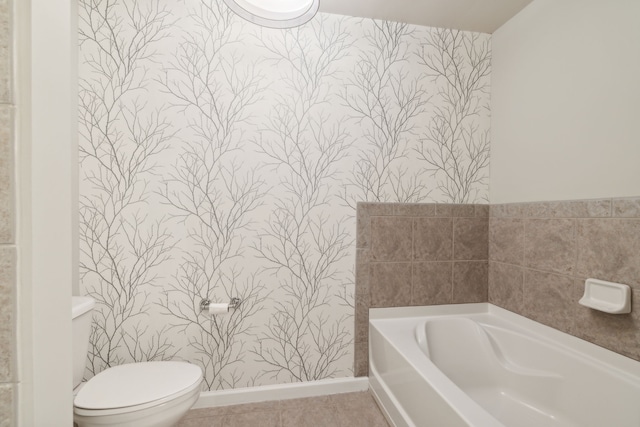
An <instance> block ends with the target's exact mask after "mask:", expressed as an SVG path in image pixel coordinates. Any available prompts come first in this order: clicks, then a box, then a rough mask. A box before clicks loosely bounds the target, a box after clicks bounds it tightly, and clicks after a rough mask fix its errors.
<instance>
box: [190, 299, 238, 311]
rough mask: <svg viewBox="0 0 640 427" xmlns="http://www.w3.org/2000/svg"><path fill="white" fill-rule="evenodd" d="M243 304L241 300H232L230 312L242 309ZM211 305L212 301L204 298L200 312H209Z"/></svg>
mask: <svg viewBox="0 0 640 427" xmlns="http://www.w3.org/2000/svg"><path fill="white" fill-rule="evenodd" d="M241 302H242V300H241V299H240V298H236V297H233V298H231V301H229V310H235V309H236V308H238V307H240V303H241ZM209 304H211V300H210V299H208V298H204V299H203V300H202V301H200V311H208V310H209Z"/></svg>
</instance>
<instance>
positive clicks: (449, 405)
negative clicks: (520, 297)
mask: <svg viewBox="0 0 640 427" xmlns="http://www.w3.org/2000/svg"><path fill="white" fill-rule="evenodd" d="M370 319H371V320H370V322H369V361H370V362H369V363H370V366H369V380H370V384H371V389H372V391H373V393H374V395H375V397H376V399H377V400H378V402H379V403H380V405H381V406H382V408H383V410H384V411H385V412H386V415H387V417H388V418H389V419H390V421H392V422H393V423H394V424H395V425H396V426H397V427H405V426H420V427H423V426H424V427H457V426H474V427H545V426H549V427H560V426H562V427H565V426H572V427H573V426H575V427H639V426H640V362H637V361H635V360H632V359H629V358H626V357H624V356H621V355H619V354H616V353H613V352H611V351H608V350H605V349H603V348H600V347H598V346H595V345H593V344H590V343H588V342H586V341H583V340H580V339H577V338H575V337H572V336H570V335H567V334H564V333H562V332H560V331H557V330H555V329H552V328H549V327H546V326H544V325H541V324H539V323H537V322H534V321H532V320H529V319H526V318H524V317H522V316H518V315H516V314H514V313H511V312H509V311H506V310H503V309H501V308H499V307H496V306H493V305H491V304H460V305H447V306H429V307H409V308H383V309H373V310H371V314H370Z"/></svg>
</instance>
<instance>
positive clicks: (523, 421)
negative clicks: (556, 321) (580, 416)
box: [417, 318, 573, 427]
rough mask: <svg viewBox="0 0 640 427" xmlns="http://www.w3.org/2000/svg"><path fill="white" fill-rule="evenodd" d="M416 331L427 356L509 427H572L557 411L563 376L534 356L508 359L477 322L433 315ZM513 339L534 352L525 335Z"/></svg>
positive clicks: (514, 335)
mask: <svg viewBox="0 0 640 427" xmlns="http://www.w3.org/2000/svg"><path fill="white" fill-rule="evenodd" d="M421 332H422V333H421ZM417 335H418V343H419V344H420V346H421V348H422V349H423V351H424V352H425V355H426V356H427V357H429V358H430V359H431V361H432V362H433V363H434V364H435V365H436V366H437V367H438V369H439V370H440V371H441V372H442V373H444V374H445V375H446V376H447V377H448V378H449V379H450V380H451V381H453V382H454V383H455V384H456V385H457V386H458V387H460V389H462V390H463V391H464V392H465V393H466V394H467V395H468V396H469V397H471V398H472V399H473V400H474V401H476V402H477V403H478V404H479V405H480V406H482V407H483V408H485V409H486V410H487V411H488V412H489V413H491V415H493V416H494V417H496V418H497V419H498V420H499V421H500V422H502V423H504V424H505V425H508V426H511V425H519V426H522V427H538V426H541V425H545V426H570V425H573V424H571V423H570V422H569V420H567V419H565V418H564V417H563V416H562V415H561V414H559V413H557V411H554V402H555V401H556V399H557V396H556V394H557V392H558V390H559V389H560V386H561V382H562V380H563V379H562V377H561V376H560V375H558V374H556V373H554V372H551V371H547V370H544V369H541V368H540V366H537V364H536V363H530V362H531V360H529V361H519V360H512V359H510V358H508V357H507V356H505V354H504V352H503V351H502V350H501V348H500V344H499V343H498V342H497V341H496V340H495V339H494V338H492V337H491V336H490V335H489V334H488V333H487V331H485V329H484V328H483V327H482V326H481V325H480V324H478V323H477V322H475V321H473V320H470V319H468V318H443V319H434V320H430V321H426V322H425V323H424V325H422V327H421V329H419V330H418V334H417ZM509 338H510V339H512V340H517V341H518V343H517V344H516V345H519V346H528V347H529V348H530V349H531V350H532V351H533V350H534V349H533V348H532V347H534V346H533V345H532V344H533V343H532V342H531V341H530V340H527V339H526V338H525V337H524V336H519V335H517V334H512V335H511V336H510V337H509ZM528 362H529V363H528Z"/></svg>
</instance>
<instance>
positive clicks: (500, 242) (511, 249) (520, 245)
mask: <svg viewBox="0 0 640 427" xmlns="http://www.w3.org/2000/svg"><path fill="white" fill-rule="evenodd" d="M489 259H490V260H491V261H499V262H506V263H509V264H517V265H522V264H523V263H524V220H522V219H519V218H491V219H489Z"/></svg>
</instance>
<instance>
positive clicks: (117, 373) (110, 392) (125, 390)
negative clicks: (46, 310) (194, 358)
mask: <svg viewBox="0 0 640 427" xmlns="http://www.w3.org/2000/svg"><path fill="white" fill-rule="evenodd" d="M72 306H73V312H72V317H73V333H74V355H73V356H74V357H73V363H74V386H77V387H76V389H75V390H74V392H75V396H74V400H73V420H74V422H75V423H77V424H78V427H97V426H101V427H107V426H110V427H171V426H173V425H175V424H176V423H177V422H178V421H179V420H180V418H182V416H183V415H184V414H185V413H186V412H187V411H188V410H189V408H191V406H193V404H194V403H195V402H196V400H198V397H199V396H200V387H201V383H202V369H200V367H199V366H196V365H193V364H190V363H186V362H175V361H158V362H140V363H129V364H124V365H119V366H113V367H110V368H108V369H106V370H104V371H102V372H100V373H99V374H97V375H96V376H94V377H93V378H91V379H90V380H89V381H87V382H85V383H80V380H81V379H82V373H83V371H84V365H85V361H86V355H87V347H88V342H89V332H90V323H91V322H90V319H91V317H90V312H91V310H92V308H93V306H94V302H93V300H92V299H91V298H87V297H73V303H72ZM85 339H86V340H85Z"/></svg>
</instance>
